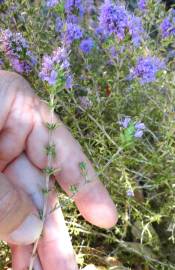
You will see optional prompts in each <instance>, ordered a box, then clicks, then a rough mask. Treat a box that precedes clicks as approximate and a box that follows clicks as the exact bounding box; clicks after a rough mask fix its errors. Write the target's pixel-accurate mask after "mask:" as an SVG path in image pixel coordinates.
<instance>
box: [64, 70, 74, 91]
mask: <svg viewBox="0 0 175 270" xmlns="http://www.w3.org/2000/svg"><path fill="white" fill-rule="evenodd" d="M72 85H73V78H72V75H71V74H69V75H68V76H67V78H66V85H65V86H66V88H67V89H71V88H72Z"/></svg>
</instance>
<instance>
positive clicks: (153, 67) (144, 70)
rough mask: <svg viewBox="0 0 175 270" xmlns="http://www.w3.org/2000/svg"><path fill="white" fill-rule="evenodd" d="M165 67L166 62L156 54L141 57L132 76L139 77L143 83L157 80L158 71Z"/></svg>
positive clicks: (133, 77)
mask: <svg viewBox="0 0 175 270" xmlns="http://www.w3.org/2000/svg"><path fill="white" fill-rule="evenodd" d="M164 67H165V64H164V62H163V61H161V60H160V59H159V58H157V57H155V56H154V57H152V56H146V57H139V58H138V60H137V63H136V66H135V68H134V69H133V70H132V71H131V74H130V78H131V79H135V78H138V79H139V81H140V83H141V84H145V83H150V82H153V81H155V80H156V75H157V73H158V71H160V70H161V69H163V68H164Z"/></svg>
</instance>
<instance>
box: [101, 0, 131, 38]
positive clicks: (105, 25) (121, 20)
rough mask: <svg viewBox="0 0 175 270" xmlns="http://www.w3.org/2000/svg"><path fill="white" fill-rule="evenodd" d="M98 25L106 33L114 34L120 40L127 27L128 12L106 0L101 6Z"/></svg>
mask: <svg viewBox="0 0 175 270" xmlns="http://www.w3.org/2000/svg"><path fill="white" fill-rule="evenodd" d="M99 27H100V28H101V29H103V30H104V31H105V33H106V34H108V35H112V34H115V35H116V36H117V37H118V39H119V40H122V39H123V38H124V37H125V30H126V29H127V27H128V13H127V11H126V9H125V7H124V6H122V5H117V4H114V3H112V2H111V1H110V0H106V1H105V3H104V4H103V5H102V7H101V12H100V17H99Z"/></svg>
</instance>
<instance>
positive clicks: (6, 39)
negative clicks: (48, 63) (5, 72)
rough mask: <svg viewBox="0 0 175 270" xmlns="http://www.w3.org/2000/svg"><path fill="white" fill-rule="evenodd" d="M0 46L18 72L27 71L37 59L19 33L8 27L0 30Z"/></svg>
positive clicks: (29, 70)
mask: <svg viewBox="0 0 175 270" xmlns="http://www.w3.org/2000/svg"><path fill="white" fill-rule="evenodd" d="M0 42H1V48H2V51H3V52H4V54H5V55H6V57H7V58H8V60H9V62H10V64H11V66H12V67H13V69H14V70H16V71H17V72H19V73H23V72H24V73H27V74H28V73H29V72H31V70H32V67H33V66H34V65H35V64H36V62H37V60H36V58H35V57H34V55H33V54H32V52H31V51H30V50H29V45H28V43H27V41H26V39H25V38H24V37H23V36H22V34H21V33H12V32H11V31H10V30H9V29H6V30H1V31H0Z"/></svg>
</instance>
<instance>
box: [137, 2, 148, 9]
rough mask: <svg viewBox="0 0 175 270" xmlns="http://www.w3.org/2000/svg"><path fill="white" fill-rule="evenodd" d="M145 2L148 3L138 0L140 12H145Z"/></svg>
mask: <svg viewBox="0 0 175 270" xmlns="http://www.w3.org/2000/svg"><path fill="white" fill-rule="evenodd" d="M147 2H148V0H139V1H138V8H139V9H140V10H145V9H146V6H147Z"/></svg>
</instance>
